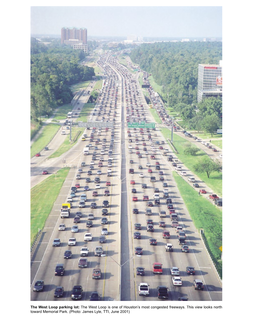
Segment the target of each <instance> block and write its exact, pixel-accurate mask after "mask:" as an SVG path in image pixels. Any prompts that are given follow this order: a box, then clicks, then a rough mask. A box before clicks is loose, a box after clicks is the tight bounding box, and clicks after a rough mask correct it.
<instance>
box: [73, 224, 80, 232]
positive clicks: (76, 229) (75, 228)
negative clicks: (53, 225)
mask: <svg viewBox="0 0 263 327" xmlns="http://www.w3.org/2000/svg"><path fill="white" fill-rule="evenodd" d="M78 231H79V228H78V226H77V225H74V226H72V227H71V232H72V233H77V232H78Z"/></svg>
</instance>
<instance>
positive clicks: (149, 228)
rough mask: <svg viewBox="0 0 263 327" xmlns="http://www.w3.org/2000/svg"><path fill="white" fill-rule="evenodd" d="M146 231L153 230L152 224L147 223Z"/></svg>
mask: <svg viewBox="0 0 263 327" xmlns="http://www.w3.org/2000/svg"><path fill="white" fill-rule="evenodd" d="M147 232H154V227H153V224H147Z"/></svg>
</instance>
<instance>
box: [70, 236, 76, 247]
mask: <svg viewBox="0 0 263 327" xmlns="http://www.w3.org/2000/svg"><path fill="white" fill-rule="evenodd" d="M76 243H77V240H76V239H75V237H71V238H70V239H69V240H68V245H73V246H74V245H76Z"/></svg>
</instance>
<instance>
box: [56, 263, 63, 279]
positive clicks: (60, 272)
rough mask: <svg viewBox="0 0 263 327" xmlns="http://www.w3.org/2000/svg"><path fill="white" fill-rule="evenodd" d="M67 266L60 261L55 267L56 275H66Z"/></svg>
mask: <svg viewBox="0 0 263 327" xmlns="http://www.w3.org/2000/svg"><path fill="white" fill-rule="evenodd" d="M64 274H65V268H64V265H63V263H58V264H57V265H56V268H55V276H64Z"/></svg>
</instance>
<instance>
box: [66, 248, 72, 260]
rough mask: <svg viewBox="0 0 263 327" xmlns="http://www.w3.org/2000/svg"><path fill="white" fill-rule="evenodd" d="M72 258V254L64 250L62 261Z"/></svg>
mask: <svg viewBox="0 0 263 327" xmlns="http://www.w3.org/2000/svg"><path fill="white" fill-rule="evenodd" d="M71 257H72V252H71V251H70V250H66V251H65V252H64V259H70V258H71Z"/></svg>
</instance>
